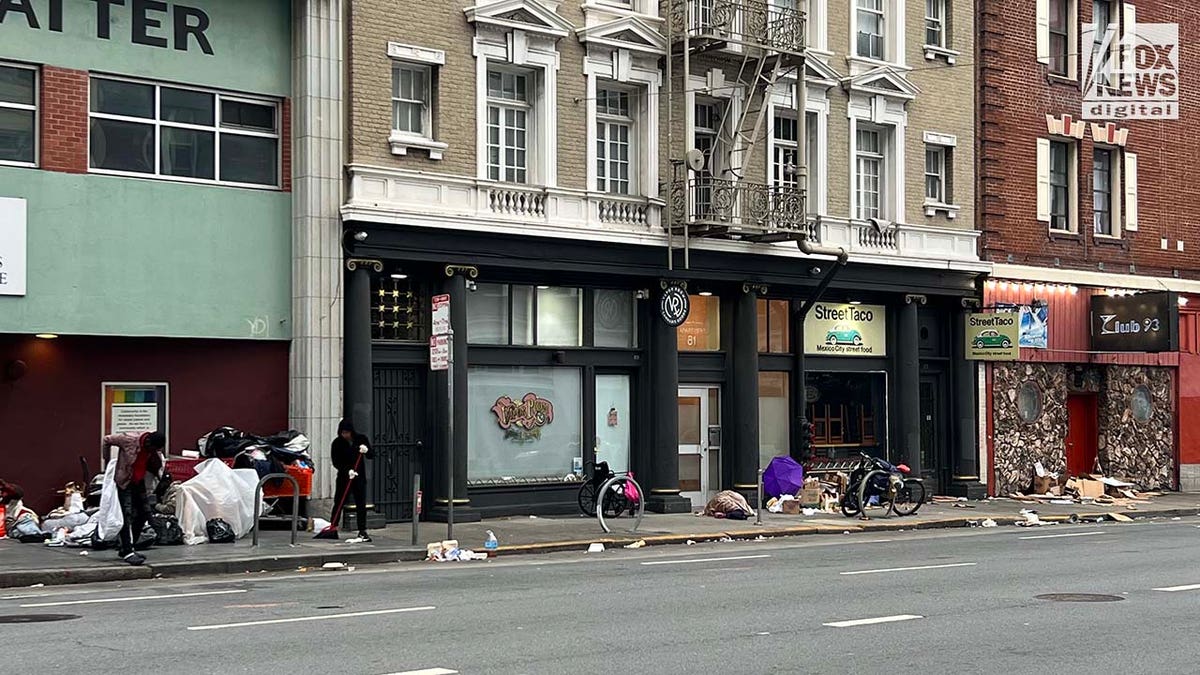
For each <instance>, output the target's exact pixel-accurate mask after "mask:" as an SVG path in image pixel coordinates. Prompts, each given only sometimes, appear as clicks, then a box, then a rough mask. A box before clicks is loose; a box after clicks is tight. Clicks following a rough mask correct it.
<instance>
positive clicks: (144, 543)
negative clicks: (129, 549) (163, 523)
mask: <svg viewBox="0 0 1200 675" xmlns="http://www.w3.org/2000/svg"><path fill="white" fill-rule="evenodd" d="M157 543H158V531H157V530H155V529H154V526H153V525H151V524H150V522H149V521H146V525H145V527H143V528H142V533H141V534H140V535H138V539H137V541H136V542H134V544H133V548H134V550H136V551H145V550H146V549H148V548H150V547H151V546H154V545H155V544H157Z"/></svg>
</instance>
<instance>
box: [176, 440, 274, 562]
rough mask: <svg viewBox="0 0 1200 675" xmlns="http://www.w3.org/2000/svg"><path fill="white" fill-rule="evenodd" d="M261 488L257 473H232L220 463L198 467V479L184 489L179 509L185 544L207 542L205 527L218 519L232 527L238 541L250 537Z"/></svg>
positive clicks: (210, 462)
mask: <svg viewBox="0 0 1200 675" xmlns="http://www.w3.org/2000/svg"><path fill="white" fill-rule="evenodd" d="M257 486H258V473H257V472H255V471H254V469H231V468H229V466H228V465H226V464H225V463H224V462H222V461H221V460H219V459H208V460H205V461H203V462H200V463H199V464H197V465H196V477H195V478H193V479H191V480H189V481H187V482H186V483H184V484H183V485H181V486H180V489H179V501H178V503H177V505H176V512H177V514H178V516H179V526H180V527H181V528H182V529H183V541H184V543H185V544H188V545H194V544H203V543H205V542H207V541H208V532H207V530H206V528H205V526H206V525H207V524H208V521H210V520H212V519H214V518H220V519H221V520H224V521H225V522H227V523H229V525H230V526H231V527H233V531H234V533H235V534H236V535H237V536H238V539H241V538H242V537H244V536H246V535H247V534H249V533H250V530H251V529H253V527H254V489H255V488H256V487H257Z"/></svg>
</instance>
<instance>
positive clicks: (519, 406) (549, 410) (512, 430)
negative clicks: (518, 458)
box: [492, 392, 554, 443]
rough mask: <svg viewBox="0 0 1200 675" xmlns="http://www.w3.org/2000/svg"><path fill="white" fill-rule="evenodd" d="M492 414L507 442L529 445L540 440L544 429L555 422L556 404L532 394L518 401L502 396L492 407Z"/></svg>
mask: <svg viewBox="0 0 1200 675" xmlns="http://www.w3.org/2000/svg"><path fill="white" fill-rule="evenodd" d="M492 413H494V414H495V415H496V423H497V424H498V425H499V426H500V428H501V429H503V430H504V438H505V440H512V441H516V442H518V443H528V442H532V441H536V440H538V439H540V438H541V437H542V427H544V426H546V425H548V424H550V423H551V422H553V421H554V404H553V403H551V402H550V400H549V399H544V398H542V397H540V396H538V395H537V394H534V393H532V392H530V393H528V394H525V396H523V397H521V399H520V400H517V401H514V400H513V399H512V397H509V396H501V397H500V398H498V399H496V403H495V404H493V405H492Z"/></svg>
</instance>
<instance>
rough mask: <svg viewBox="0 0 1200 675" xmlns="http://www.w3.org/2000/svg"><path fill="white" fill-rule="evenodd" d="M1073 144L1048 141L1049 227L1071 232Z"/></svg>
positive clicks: (1073, 188)
mask: <svg viewBox="0 0 1200 675" xmlns="http://www.w3.org/2000/svg"><path fill="white" fill-rule="evenodd" d="M1074 154H1075V144H1074V143H1066V142H1063V141H1051V142H1050V229H1051V230H1055V231H1057V232H1071V231H1072V230H1073V229H1074V228H1073V227H1072V226H1071V223H1072V221H1073V220H1074V219H1073V217H1072V214H1071V206H1072V204H1074V203H1075V199H1074V193H1075V186H1074V184H1073V181H1072V180H1071V174H1072V171H1071V164H1072V159H1073V156H1074Z"/></svg>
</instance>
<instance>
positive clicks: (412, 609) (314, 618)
mask: <svg viewBox="0 0 1200 675" xmlns="http://www.w3.org/2000/svg"><path fill="white" fill-rule="evenodd" d="M433 609H437V608H436V607H433V606H426V607H404V608H401V609H376V610H372V611H370V612H347V613H345V614H322V615H320V616H297V617H293V618H291V619H266V620H263V621H243V622H242V623H217V624H210V625H207V626H188V628H187V629H188V630H220V629H222V628H246V627H248V626H271V625H275V624H280V623H302V622H305V621H328V620H330V619H353V618H355V617H359V616H380V615H383V614H402V613H405V612H427V611H429V610H433Z"/></svg>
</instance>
